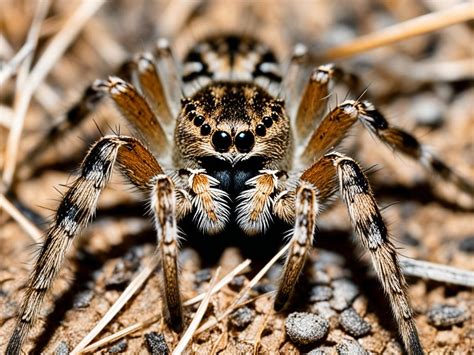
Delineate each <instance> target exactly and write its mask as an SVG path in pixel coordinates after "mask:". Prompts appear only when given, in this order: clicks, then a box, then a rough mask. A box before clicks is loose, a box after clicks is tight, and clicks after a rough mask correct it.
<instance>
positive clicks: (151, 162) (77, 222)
mask: <svg viewBox="0 0 474 355" xmlns="http://www.w3.org/2000/svg"><path fill="white" fill-rule="evenodd" d="M116 161H117V163H118V166H119V168H120V170H121V171H122V173H123V174H125V175H126V176H128V177H129V178H130V180H131V182H132V183H134V184H135V185H136V186H138V187H139V188H140V189H142V190H149V189H151V187H152V185H150V181H151V180H152V177H153V176H156V175H158V174H163V171H162V169H161V167H160V165H159V164H158V163H157V162H156V160H155V158H154V157H153V156H152V154H151V153H150V152H149V151H148V150H147V149H146V148H145V147H143V145H142V144H141V143H140V142H139V141H137V140H136V139H134V138H130V137H125V136H107V137H104V138H102V139H100V140H99V141H97V142H96V143H95V144H94V145H93V146H92V148H91V149H90V150H89V152H88V153H87V156H86V157H85V159H84V161H83V162H82V165H81V170H80V176H79V177H78V178H77V179H76V180H75V181H74V182H73V183H72V185H71V186H70V187H69V190H68V191H67V192H66V194H65V195H64V197H63V199H62V201H61V203H60V204H59V207H58V209H57V212H56V215H55V217H54V219H53V222H52V225H51V227H50V228H49V229H48V231H47V232H46V236H45V241H44V244H43V245H42V247H41V250H40V253H39V255H38V257H37V259H36V262H35V265H34V268H33V271H32V273H31V275H30V278H29V280H28V282H27V284H26V290H25V294H24V296H23V300H22V302H21V306H20V310H19V315H18V319H17V323H16V326H15V328H14V330H13V334H12V336H11V338H10V341H9V343H8V347H7V354H19V353H20V350H21V346H22V344H23V342H24V341H25V339H26V337H27V335H28V332H29V329H30V328H31V326H32V324H33V322H34V320H35V318H36V316H37V314H38V311H39V310H40V307H41V303H42V301H43V299H44V297H45V295H46V292H47V291H48V290H49V289H50V287H51V284H52V282H53V280H54V278H55V277H56V275H57V273H58V271H59V269H60V267H61V264H62V262H63V260H64V257H65V254H66V251H67V250H68V249H69V246H70V245H71V243H72V241H73V239H74V238H75V237H76V236H77V235H79V234H80V232H81V231H82V230H83V229H84V228H85V226H86V225H87V224H88V222H89V221H90V219H91V218H92V216H93V215H94V212H95V209H96V205H97V200H98V198H99V195H100V193H101V191H102V190H103V189H104V187H105V185H106V184H107V181H108V180H109V178H110V175H111V173H112V168H113V166H114V164H115V162H116Z"/></svg>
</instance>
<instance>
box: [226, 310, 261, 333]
mask: <svg viewBox="0 0 474 355" xmlns="http://www.w3.org/2000/svg"><path fill="white" fill-rule="evenodd" d="M229 318H230V323H231V324H232V325H233V326H234V327H236V328H238V329H244V328H245V327H247V326H248V325H249V324H250V323H252V321H253V319H254V318H255V312H254V311H253V310H251V309H250V308H248V307H241V308H239V309H237V310H236V311H235V312H233V313H232V314H231V315H230V317H229Z"/></svg>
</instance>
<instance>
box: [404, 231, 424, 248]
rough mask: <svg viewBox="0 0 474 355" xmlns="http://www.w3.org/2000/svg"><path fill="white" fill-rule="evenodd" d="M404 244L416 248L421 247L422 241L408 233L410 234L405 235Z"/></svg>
mask: <svg viewBox="0 0 474 355" xmlns="http://www.w3.org/2000/svg"><path fill="white" fill-rule="evenodd" d="M402 242H403V243H404V244H406V245H410V246H414V247H416V246H418V245H420V241H419V240H418V239H416V238H415V237H414V236H413V235H412V234H411V233H408V232H406V233H404V234H403V236H402Z"/></svg>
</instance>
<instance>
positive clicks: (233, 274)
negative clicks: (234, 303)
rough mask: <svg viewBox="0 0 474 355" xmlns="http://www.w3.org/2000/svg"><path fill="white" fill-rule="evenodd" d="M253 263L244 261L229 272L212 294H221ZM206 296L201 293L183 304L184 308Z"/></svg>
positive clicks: (247, 260)
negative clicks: (220, 292) (226, 286)
mask: <svg viewBox="0 0 474 355" xmlns="http://www.w3.org/2000/svg"><path fill="white" fill-rule="evenodd" d="M250 263H251V261H250V260H249V259H246V260H244V261H243V262H241V263H240V264H239V265H237V266H236V267H235V268H234V269H233V270H232V271H231V272H229V273H228V274H227V275H226V276H225V277H224V278H223V279H222V280H220V281H219V282H218V283H217V284H216V287H214V288H213V290H212V294H214V293H216V292H219V291H220V290H221V289H222V288H223V287H224V286H225V285H227V284H228V283H229V282H230V281H232V279H233V278H234V277H236V276H237V275H238V274H240V273H241V272H242V271H243V270H244V269H245V268H246V267H247V266H249V265H250ZM205 296H206V294H205V293H201V294H199V295H197V296H196V297H193V298H191V299H189V300H187V301H186V302H184V303H183V306H191V305H193V304H195V303H198V302H199V301H202V300H203V299H204V297H205Z"/></svg>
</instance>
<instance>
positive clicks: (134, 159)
mask: <svg viewBox="0 0 474 355" xmlns="http://www.w3.org/2000/svg"><path fill="white" fill-rule="evenodd" d="M305 56H306V54H305V53H304V52H298V51H295V54H294V55H293V57H292V60H291V62H290V64H289V66H288V68H287V72H286V73H285V76H282V74H281V68H280V66H279V63H278V62H277V59H276V57H275V55H274V54H273V52H272V51H271V50H270V49H269V48H268V47H267V46H266V45H264V44H262V43H260V42H259V41H257V40H255V39H252V38H249V37H240V36H230V35H229V36H216V37H212V38H207V39H205V40H203V41H200V42H198V43H197V44H196V45H195V46H194V47H193V48H192V49H191V50H190V51H189V53H188V54H187V56H186V58H185V59H184V62H183V66H182V70H181V73H180V74H181V80H178V74H177V73H178V72H177V71H176V67H175V66H174V64H173V57H172V54H171V51H170V48H169V47H168V45H167V44H166V43H164V42H163V41H160V42H159V45H158V46H157V47H156V50H155V51H154V53H144V54H141V55H138V56H136V57H135V58H134V59H133V60H131V61H129V62H127V63H126V64H125V65H124V66H123V67H122V70H121V71H120V74H119V75H120V76H121V77H122V78H125V79H127V81H128V82H127V81H126V80H123V79H121V78H119V77H118V76H114V77H110V78H109V79H108V80H106V81H101V80H98V81H96V82H94V84H93V85H91V86H90V87H89V88H88V89H87V90H86V91H85V93H84V96H83V98H82V99H81V101H80V102H79V103H78V104H77V105H76V106H74V107H73V108H72V109H71V110H70V111H69V113H68V118H69V121H68V122H69V123H71V122H72V123H74V122H77V121H80V120H81V119H83V118H84V117H86V116H87V115H88V113H90V112H91V111H92V110H93V109H94V108H95V106H96V105H97V104H98V103H99V102H100V101H101V99H102V98H103V97H109V98H110V99H112V101H113V102H114V103H115V105H116V107H117V108H118V110H119V111H120V112H121V114H122V115H123V116H124V118H125V119H126V120H127V121H128V122H129V123H130V124H131V126H132V127H133V128H134V129H135V132H136V134H137V136H139V137H140V140H139V139H137V138H134V137H129V136H124V135H109V136H104V137H102V138H101V139H99V140H98V141H97V142H96V143H94V144H93V146H92V147H91V148H90V150H89V151H88V153H87V155H86V157H85V158H84V160H83V162H82V165H81V169H80V176H78V177H77V178H76V179H75V181H74V182H73V183H72V184H71V186H69V190H68V191H67V193H66V194H65V195H64V196H63V199H62V201H61V203H60V204H59V207H58V209H57V211H56V215H55V217H54V220H53V222H52V224H51V227H50V228H49V230H48V231H47V232H46V235H45V242H44V244H43V245H42V248H41V250H40V253H39V256H38V258H37V260H36V263H35V265H34V268H33V271H32V273H31V276H30V278H29V281H28V283H27V285H26V292H25V295H24V298H23V300H22V303H21V307H20V311H19V316H18V319H17V323H16V326H15V328H14V331H13V335H12V337H11V339H10V342H9V344H8V348H7V353H8V354H17V353H19V352H20V349H21V346H22V344H23V342H24V341H25V339H26V337H27V335H28V331H29V329H30V328H31V326H32V324H33V321H34V319H35V318H36V315H37V314H38V311H39V310H40V307H41V303H42V301H43V299H44V297H45V295H46V292H47V291H48V290H49V289H50V287H51V284H52V282H53V280H54V278H55V276H56V275H57V273H58V271H59V269H60V267H61V264H62V262H63V260H64V257H65V254H66V251H67V250H68V248H69V246H70V245H71V243H72V241H73V239H74V238H75V237H76V236H78V235H79V234H80V233H81V231H82V230H83V229H84V227H85V226H86V225H87V224H88V222H89V221H90V220H91V218H92V216H93V214H94V211H95V209H96V205H97V200H98V198H99V195H100V193H101V191H102V190H103V189H104V187H105V186H106V184H107V181H108V180H109V178H110V176H111V173H112V170H113V167H114V166H117V167H118V170H119V171H120V172H121V173H122V174H123V175H124V176H125V177H126V178H128V180H129V181H130V182H131V183H132V184H133V185H134V186H136V187H137V188H138V189H139V190H141V191H142V192H144V193H145V194H147V195H148V197H149V198H150V200H151V207H152V210H153V214H154V223H155V228H156V232H157V237H158V244H159V246H158V250H159V252H160V257H161V264H162V271H163V275H164V277H163V279H164V287H163V294H164V295H163V301H164V313H165V316H166V319H167V321H168V323H169V325H170V326H171V327H172V328H173V329H174V330H176V331H180V330H181V329H182V327H183V314H182V302H181V295H180V290H179V281H178V274H179V272H178V265H177V255H178V242H177V239H178V225H179V224H180V223H181V222H182V221H183V220H184V219H185V218H186V217H190V219H191V221H192V224H193V225H194V226H195V228H196V230H198V231H199V232H201V233H204V234H222V233H223V232H224V231H225V230H226V228H228V227H229V226H231V225H233V226H234V227H236V228H239V229H240V230H241V231H242V234H246V235H247V236H250V238H251V236H252V235H256V234H265V233H266V232H267V231H268V229H269V227H270V226H271V225H273V224H274V223H276V222H277V221H279V222H282V223H284V224H287V225H288V226H289V227H290V226H291V227H292V237H291V240H290V242H289V243H291V246H290V249H289V253H288V256H287V258H286V263H285V265H284V270H283V273H282V277H281V281H280V284H279V286H278V292H277V294H276V298H275V302H274V308H275V309H276V310H280V309H282V308H283V307H284V306H285V305H286V303H287V301H288V300H289V298H290V296H291V294H292V292H293V289H294V286H295V283H296V281H297V280H298V277H299V275H300V273H301V270H302V268H303V265H304V263H305V259H306V257H307V255H308V253H309V251H310V249H311V247H312V245H313V238H314V234H315V226H316V221H317V218H318V215H319V213H320V212H321V211H322V209H323V207H324V206H325V205H327V204H328V203H329V202H330V201H331V197H332V196H333V195H334V193H335V192H336V191H337V190H339V191H340V193H341V195H342V199H343V200H344V203H345V204H346V206H347V211H348V214H349V217H350V221H351V224H352V226H353V228H354V230H355V233H356V235H357V237H358V240H359V242H360V243H361V244H362V245H363V246H364V247H365V248H366V249H367V250H368V251H369V253H370V255H371V258H372V262H373V266H374V268H375V271H376V273H377V275H378V278H379V279H380V282H381V284H382V286H383V289H384V290H385V293H386V295H387V297H388V299H389V301H390V304H391V307H392V310H393V313H394V315H395V318H396V321H397V323H398V326H399V331H400V334H401V338H402V339H403V343H404V346H405V349H406V350H407V351H408V352H409V353H410V354H421V353H423V349H422V346H421V344H420V341H419V338H418V334H417V329H416V326H415V322H414V318H413V311H412V308H411V306H410V302H409V300H408V297H407V292H406V282H405V278H404V276H403V274H402V273H401V271H400V266H399V262H398V258H397V252H396V250H395V248H394V246H393V245H392V243H391V242H390V240H389V237H388V234H387V228H386V226H385V223H384V221H383V219H382V216H381V213H380V210H379V208H378V206H377V203H376V201H375V199H374V196H373V194H372V190H371V187H370V185H369V182H368V179H367V177H366V175H365V174H364V172H363V169H362V168H361V167H360V166H359V164H358V163H357V162H356V161H354V160H353V159H352V158H350V157H348V156H346V155H344V154H341V153H338V152H336V151H334V149H336V148H337V147H338V145H339V143H340V142H341V141H342V140H343V138H344V137H345V136H346V134H347V133H348V131H349V130H350V128H351V127H352V126H354V125H355V124H356V123H357V122H359V123H362V125H363V126H364V127H365V128H366V129H368V130H369V131H370V132H371V133H373V135H374V136H375V137H377V139H378V140H380V141H381V142H382V143H384V144H385V145H387V146H389V147H390V148H392V149H394V150H395V151H398V152H401V153H403V154H405V155H407V156H408V157H410V158H412V159H415V160H417V161H418V162H419V163H420V164H421V165H423V166H424V167H425V168H426V169H428V171H430V172H432V173H434V174H436V175H438V176H440V177H441V178H442V179H444V180H446V181H449V182H451V183H453V184H454V185H456V186H458V187H459V188H460V189H462V190H467V191H469V192H471V193H472V186H471V185H470V184H469V183H468V182H466V181H464V180H463V179H462V178H460V177H458V176H457V175H456V174H455V173H454V172H453V171H452V170H451V169H450V168H449V167H448V166H447V165H446V164H444V163H443V162H442V161H441V160H439V159H437V158H436V157H435V156H434V155H433V154H432V153H430V151H429V150H428V149H426V147H425V146H423V145H422V144H420V142H419V141H418V140H417V139H416V138H415V137H414V136H413V135H411V134H410V133H408V132H405V131H403V130H401V129H398V128H396V127H393V126H392V125H391V124H390V123H389V122H388V121H387V120H386V119H385V118H384V116H383V115H382V114H381V113H380V112H379V111H378V110H377V109H376V108H375V107H374V105H373V104H371V103H370V102H368V101H363V100H360V99H358V100H347V101H345V102H343V103H341V104H339V105H338V106H337V107H335V108H334V109H332V110H330V111H329V112H328V113H325V110H326V107H327V101H328V95H329V93H330V90H331V86H332V85H333V83H334V81H335V80H336V79H338V78H341V77H342V78H344V77H345V76H344V74H343V72H342V71H341V70H340V69H339V68H337V67H336V66H334V65H323V66H320V67H318V68H316V69H314V70H313V72H312V73H311V76H310V77H309V79H308V80H307V83H306V85H305V87H304V90H300V93H299V96H300V97H299V98H298V97H296V96H298V89H297V88H296V87H297V84H295V80H296V79H295V78H297V77H298V75H299V76H301V73H302V69H301V63H302V62H303V61H304V60H305ZM160 68H161V69H160ZM163 68H167V69H163ZM132 83H133V84H132ZM177 83H179V85H176V84H177ZM173 85H174V87H175V88H176V87H179V88H180V90H181V97H182V99H181V107H180V108H179V112H173V111H174V108H173V106H172V102H171V100H169V99H168V96H172V94H173V93H172V91H173ZM174 94H175V95H176V92H174ZM290 100H292V102H293V101H294V100H296V101H295V102H299V105H294V106H295V107H296V109H295V110H293V111H294V112H291V110H290V109H289V107H290V106H289V105H288V104H286V103H289V101H290ZM285 102H286V103H285ZM175 117H176V119H175ZM173 131H174V135H173ZM58 132H61V130H60V129H58V128H57V127H55V128H54V130H52V131H51V134H50V136H54V135H55V134H56V135H57V134H58ZM158 161H161V163H159V162H158ZM165 166H166V169H165ZM223 237H225V236H223Z"/></svg>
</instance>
